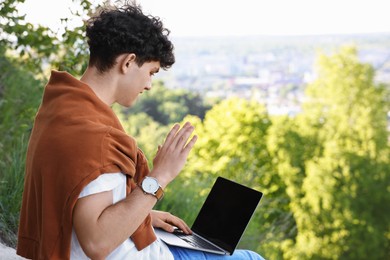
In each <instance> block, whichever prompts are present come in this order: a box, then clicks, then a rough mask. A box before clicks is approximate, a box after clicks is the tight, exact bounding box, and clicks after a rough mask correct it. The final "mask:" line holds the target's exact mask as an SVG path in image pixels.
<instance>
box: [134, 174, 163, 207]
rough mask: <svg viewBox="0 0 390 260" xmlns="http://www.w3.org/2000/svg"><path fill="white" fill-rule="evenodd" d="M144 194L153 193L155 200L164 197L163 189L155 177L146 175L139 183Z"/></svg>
mask: <svg viewBox="0 0 390 260" xmlns="http://www.w3.org/2000/svg"><path fill="white" fill-rule="evenodd" d="M140 187H141V189H142V190H143V191H144V193H145V194H150V195H153V196H155V197H156V198H157V200H158V201H159V200H161V199H162V198H163V197H164V191H163V189H162V187H161V185H160V184H159V183H158V181H157V179H156V178H153V177H149V176H146V177H145V178H144V179H143V180H142V181H141V185H140Z"/></svg>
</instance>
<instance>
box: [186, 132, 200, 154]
mask: <svg viewBox="0 0 390 260" xmlns="http://www.w3.org/2000/svg"><path fill="white" fill-rule="evenodd" d="M197 140H198V136H197V135H194V136H193V137H192V138H191V140H190V141H189V142H188V143H187V145H186V146H185V147H184V149H183V153H184V154H185V155H186V156H187V155H188V154H189V152H190V151H191V149H192V147H194V145H195V143H196V141H197Z"/></svg>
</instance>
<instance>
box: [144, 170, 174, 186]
mask: <svg viewBox="0 0 390 260" xmlns="http://www.w3.org/2000/svg"><path fill="white" fill-rule="evenodd" d="M148 176H149V177H153V178H155V179H157V181H158V183H159V184H160V186H161V188H163V189H165V188H166V187H167V186H168V184H169V183H170V181H169V180H168V179H167V178H165V177H164V176H162V174H161V173H159V172H157V171H156V170H152V171H151V172H150V173H149V174H148Z"/></svg>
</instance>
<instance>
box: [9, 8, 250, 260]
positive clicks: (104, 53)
mask: <svg viewBox="0 0 390 260" xmlns="http://www.w3.org/2000/svg"><path fill="white" fill-rule="evenodd" d="M86 34H87V38H88V44H89V48H90V59H89V64H88V68H87V69H86V71H85V72H84V74H83V75H82V77H81V79H80V80H78V79H76V78H75V77H73V76H71V75H70V74H68V73H66V72H58V71H52V74H51V77H50V80H49V82H48V84H47V86H46V88H45V92H44V96H43V100H42V104H41V106H40V108H39V111H38V113H37V115H36V119H35V122H34V127H33V131H32V134H31V137H30V143H29V147H28V152H27V159H26V176H25V190H24V194H23V203H22V210H21V217H20V226H19V234H18V247H17V253H18V254H19V255H21V256H24V257H27V258H32V259H173V258H174V257H175V258H180V255H181V256H183V257H187V258H188V257H191V258H192V257H197V256H195V255H194V254H203V253H201V252H199V253H198V252H197V253H194V252H192V251H191V250H185V249H183V250H180V249H175V248H169V247H168V246H167V245H165V244H164V243H163V242H161V241H160V240H158V239H156V236H155V234H154V229H153V227H158V228H163V229H165V230H167V231H171V232H172V231H173V227H174V226H175V227H178V228H180V229H182V230H183V231H184V232H185V233H187V234H190V233H191V230H190V228H189V227H188V226H187V224H186V223H184V221H183V220H181V219H180V218H178V217H176V216H173V215H171V214H169V213H167V212H160V211H154V210H153V207H154V205H155V204H156V202H157V201H158V200H160V199H161V198H162V196H163V190H164V188H165V187H166V186H167V185H168V184H169V183H170V182H171V181H172V180H173V179H174V178H175V177H176V176H177V175H178V174H179V172H180V171H181V169H182V167H183V166H184V164H185V162H186V159H187V156H188V154H189V152H190V150H191V149H192V147H193V145H194V144H195V142H196V139H197V137H196V136H194V137H192V138H191V139H190V136H191V134H192V132H193V130H194V128H193V126H192V125H191V124H190V123H186V124H184V125H183V126H182V127H180V126H179V125H178V124H176V125H174V126H173V127H172V130H171V131H170V132H169V133H168V135H167V137H166V140H165V142H164V144H162V145H161V146H159V147H158V151H157V154H156V156H155V158H154V159H153V169H152V170H151V171H150V170H149V169H148V165H147V160H146V158H145V156H144V154H143V153H142V151H141V150H140V149H138V147H137V144H136V141H135V140H134V139H133V138H132V137H130V136H128V135H126V133H125V132H124V130H123V128H122V126H121V124H120V122H119V120H118V118H117V117H116V115H115V114H114V113H113V111H112V110H111V108H110V106H111V105H112V104H114V103H119V104H120V105H122V106H126V107H128V106H131V105H132V104H133V103H134V102H135V101H136V99H137V97H138V95H139V94H141V93H142V92H143V91H145V90H150V89H151V82H152V76H153V75H154V74H156V73H157V72H158V71H159V69H160V68H163V69H167V68H169V67H170V66H171V65H172V64H173V63H174V61H175V59H174V55H173V45H172V43H171V42H170V40H169V39H168V35H169V31H168V30H167V29H165V28H164V27H163V25H162V23H161V21H160V20H159V19H158V18H156V17H152V16H146V15H144V14H143V13H142V10H141V9H140V8H139V7H138V6H136V5H132V4H125V5H124V6H122V7H120V8H113V7H110V8H105V9H102V10H101V11H100V13H99V14H98V15H97V16H95V17H93V18H91V19H90V20H89V21H88V22H87V28H86ZM187 251H190V252H187ZM240 254H242V255H248V256H254V257H256V255H255V254H253V253H252V252H248V251H243V252H238V253H237V257H240ZM204 255H205V257H207V254H204ZM242 255H241V256H242ZM209 257H213V255H209Z"/></svg>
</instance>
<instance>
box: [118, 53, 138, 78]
mask: <svg viewBox="0 0 390 260" xmlns="http://www.w3.org/2000/svg"><path fill="white" fill-rule="evenodd" d="M135 58H136V55H135V54H134V53H129V54H126V55H124V56H123V58H122V59H121V61H120V64H121V66H120V68H121V71H122V72H123V73H126V72H127V70H128V69H129V68H130V66H133V65H134V64H135Z"/></svg>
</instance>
